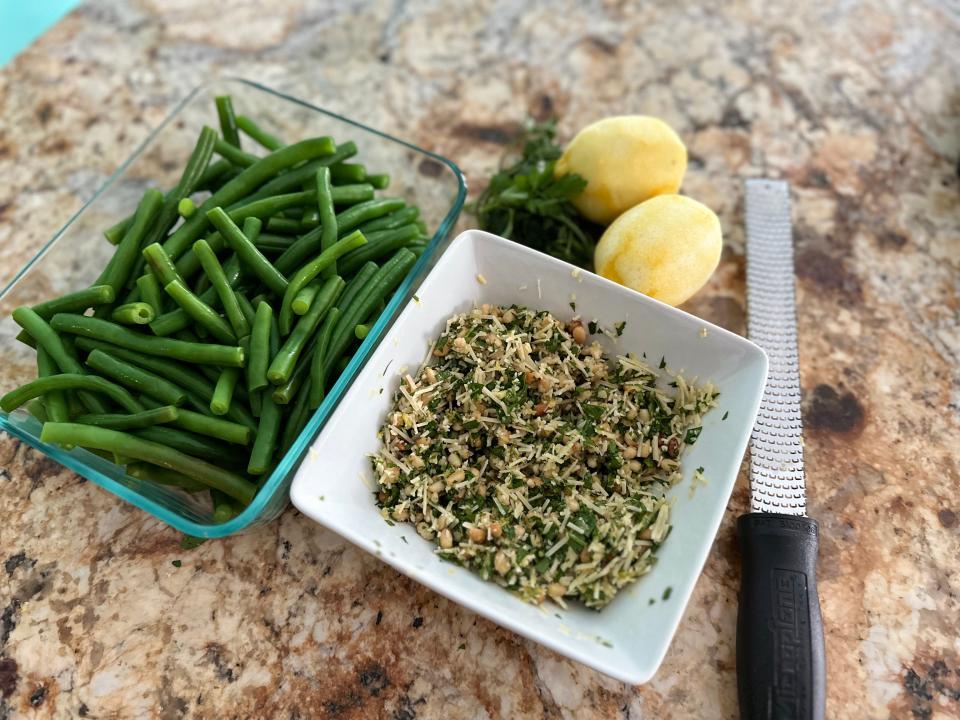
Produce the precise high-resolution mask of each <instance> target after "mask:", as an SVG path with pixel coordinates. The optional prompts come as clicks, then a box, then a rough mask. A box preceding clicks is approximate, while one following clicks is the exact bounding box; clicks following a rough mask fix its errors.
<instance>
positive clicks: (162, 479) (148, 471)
mask: <svg viewBox="0 0 960 720" xmlns="http://www.w3.org/2000/svg"><path fill="white" fill-rule="evenodd" d="M126 471H127V475H129V476H130V477H134V478H137V479H138V480H146V481H148V482H152V483H157V484H159V485H169V486H170V487H178V488H180V489H181V490H185V491H186V492H189V493H197V492H201V491H203V490H207V489H208V487H207V486H206V485H204V484H203V483H202V482H199V481H197V480H194V479H193V478H189V477H187V476H186V475H184V474H183V473H178V472H177V471H176V470H168V469H167V468H163V467H160V466H159V465H151V464H150V463H146V462H133V463H129V464H128V465H127V467H126Z"/></svg>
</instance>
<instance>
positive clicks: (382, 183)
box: [366, 173, 390, 190]
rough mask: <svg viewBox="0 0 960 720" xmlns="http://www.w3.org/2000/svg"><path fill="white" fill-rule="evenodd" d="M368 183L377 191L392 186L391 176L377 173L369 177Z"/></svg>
mask: <svg viewBox="0 0 960 720" xmlns="http://www.w3.org/2000/svg"><path fill="white" fill-rule="evenodd" d="M366 179H367V182H368V183H370V184H371V185H373V186H374V187H375V188H376V189H377V190H383V189H385V188H386V187H387V186H388V185H389V184H390V176H389V175H388V174H387V173H377V174H374V175H367V178H366Z"/></svg>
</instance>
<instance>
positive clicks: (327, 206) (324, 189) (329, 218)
mask: <svg viewBox="0 0 960 720" xmlns="http://www.w3.org/2000/svg"><path fill="white" fill-rule="evenodd" d="M359 167H360V168H361V169H363V165H360V166H359ZM330 182H331V170H330V168H318V169H317V177H316V185H317V211H318V212H319V214H320V250H321V251H326V250H329V249H330V248H332V247H333V246H334V244H335V243H336V242H337V215H336V213H335V212H334V210H333V196H332V188H331V187H330ZM336 274H337V263H336V261H333V262H332V263H330V264H329V265H328V266H327V267H326V268H324V270H323V277H325V278H326V277H332V276H334V275H336Z"/></svg>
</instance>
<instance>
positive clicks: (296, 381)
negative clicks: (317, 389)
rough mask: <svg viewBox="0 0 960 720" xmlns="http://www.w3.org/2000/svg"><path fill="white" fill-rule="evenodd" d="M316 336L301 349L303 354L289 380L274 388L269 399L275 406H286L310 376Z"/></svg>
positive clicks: (315, 347)
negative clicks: (271, 398) (271, 399)
mask: <svg viewBox="0 0 960 720" xmlns="http://www.w3.org/2000/svg"><path fill="white" fill-rule="evenodd" d="M317 339H318V338H317V335H314V336H313V337H312V338H310V341H309V342H308V343H307V346H306V347H305V348H304V349H303V352H302V353H300V360H299V362H298V363H297V366H296V367H295V368H294V369H293V373H291V375H290V379H289V380H287V381H286V382H285V383H284V384H283V385H279V386H277V387H276V388H274V390H273V393H272V394H271V397H273V401H274V402H275V403H277V405H286V404H288V403H289V402H290V401H291V400H292V399H293V397H294V395H296V394H297V390H299V389H300V386H301V384H302V383H303V381H304V380H306V379H307V377H308V376H309V374H310V364H311V362H312V359H313V354H314V352H315V351H316V349H317Z"/></svg>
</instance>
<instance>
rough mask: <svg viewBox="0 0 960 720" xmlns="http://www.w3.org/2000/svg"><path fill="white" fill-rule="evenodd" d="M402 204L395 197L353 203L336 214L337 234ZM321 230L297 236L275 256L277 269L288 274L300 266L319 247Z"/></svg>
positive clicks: (341, 234)
mask: <svg viewBox="0 0 960 720" xmlns="http://www.w3.org/2000/svg"><path fill="white" fill-rule="evenodd" d="M403 205H404V202H403V200H398V199H396V198H383V199H381V200H370V201H368V202H362V203H360V204H359V205H354V206H353V207H351V208H348V209H347V210H344V211H343V212H342V213H339V214H338V215H337V216H336V218H337V234H338V235H340V236H343V235H344V234H345V233H346V231H347V230H352V229H353V228H354V227H355V226H357V225H359V224H360V223H361V222H363V221H364V220H369V219H370V218H373V217H379V216H381V215H384V214H386V213H388V212H390V211H391V210H397V209H399V208H400V207H403ZM322 232H323V228H322V227H321V228H319V229H318V230H315V231H312V232H309V233H307V234H306V235H303V236H301V237H300V238H298V239H297V242H295V243H294V244H293V245H291V246H290V248H289V249H288V250H286V251H285V252H284V253H283V255H281V256H280V257H279V258H277V263H276V266H277V269H278V270H280V272H282V273H287V274H289V273H291V272H293V271H294V270H295V269H296V268H298V267H300V266H301V265H302V264H303V262H304V261H305V260H306V259H307V258H308V257H309V256H310V255H312V254H313V253H315V252H317V251H318V250H320V249H321V238H322Z"/></svg>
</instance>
